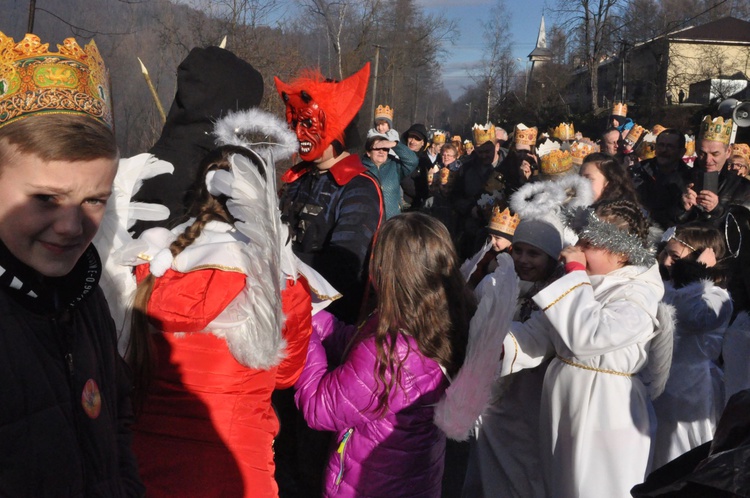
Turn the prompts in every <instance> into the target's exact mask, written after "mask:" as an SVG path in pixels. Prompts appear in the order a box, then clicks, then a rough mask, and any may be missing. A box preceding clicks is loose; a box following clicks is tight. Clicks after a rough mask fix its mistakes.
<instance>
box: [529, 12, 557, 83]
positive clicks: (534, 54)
mask: <svg viewBox="0 0 750 498" xmlns="http://www.w3.org/2000/svg"><path fill="white" fill-rule="evenodd" d="M551 60H552V51H551V50H550V49H548V48H547V32H546V30H545V29H544V14H542V22H541V24H540V25H539V35H537V37H536V47H535V48H534V50H532V51H531V53H530V54H529V61H530V62H531V68H529V74H528V75H527V78H526V93H527V94H528V92H529V87H530V86H531V85H532V84H533V83H534V68H535V67H536V66H537V65H539V66H541V65H542V64H544V63H545V62H549V61H551Z"/></svg>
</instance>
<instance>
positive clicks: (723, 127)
mask: <svg viewBox="0 0 750 498" xmlns="http://www.w3.org/2000/svg"><path fill="white" fill-rule="evenodd" d="M700 136H701V139H702V140H710V141H715V142H721V143H723V144H724V145H729V139H730V138H731V137H732V120H731V119H727V120H726V121H724V118H722V117H718V118H714V119H711V116H706V117H704V118H703V122H702V123H701V135H700Z"/></svg>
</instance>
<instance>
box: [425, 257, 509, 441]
mask: <svg viewBox="0 0 750 498" xmlns="http://www.w3.org/2000/svg"><path fill="white" fill-rule="evenodd" d="M497 261H498V263H499V265H498V267H497V269H495V271H494V273H493V274H492V280H491V284H490V285H488V286H486V287H485V292H484V294H483V296H482V299H481V300H480V301H479V307H478V309H477V312H476V313H475V315H474V317H473V318H472V320H471V325H470V328H469V344H468V346H467V350H466V359H465V360H464V364H463V366H462V367H461V369H460V370H459V371H458V374H456V378H455V379H453V382H452V383H451V385H450V386H449V387H448V389H446V391H445V394H444V395H443V397H442V398H441V399H440V401H439V402H438V403H437V405H436V407H435V418H434V420H435V424H436V425H437V426H438V427H440V429H442V430H443V432H445V434H446V435H447V436H448V437H449V438H451V439H454V440H456V441H465V440H466V439H468V437H469V431H470V430H471V429H472V428H473V427H474V423H475V422H476V420H477V419H478V418H479V416H480V415H481V413H482V411H483V410H484V408H485V406H486V405H487V403H488V400H489V397H490V387H491V385H492V382H493V379H494V377H495V371H496V370H497V366H498V363H499V362H500V355H501V353H502V348H503V339H504V338H505V335H506V333H507V331H508V330H509V329H510V323H511V320H512V318H513V311H514V309H515V303H516V301H517V299H518V277H517V276H516V273H515V271H514V269H513V260H512V259H511V257H510V255H508V254H504V253H503V254H500V255H499V256H498V258H497Z"/></svg>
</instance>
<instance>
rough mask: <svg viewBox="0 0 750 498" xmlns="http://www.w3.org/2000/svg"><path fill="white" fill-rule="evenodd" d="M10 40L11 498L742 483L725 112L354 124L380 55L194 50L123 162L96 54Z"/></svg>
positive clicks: (749, 276)
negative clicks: (289, 72) (593, 120)
mask: <svg viewBox="0 0 750 498" xmlns="http://www.w3.org/2000/svg"><path fill="white" fill-rule="evenodd" d="M0 51H1V52H2V53H3V54H4V55H3V57H2V58H0V75H4V76H3V78H5V79H3V80H2V83H3V84H2V86H1V87H0V90H2V93H0V307H2V310H3V313H4V317H5V320H4V322H3V324H2V326H0V329H1V330H2V333H0V338H1V339H0V341H2V344H3V346H4V347H3V348H1V349H0V355H2V360H3V361H1V362H0V378H1V379H2V381H3V386H4V388H3V390H2V393H1V394H0V495H2V496H102V497H105V496H106V497H114V496H205V497H209V496H247V497H254V498H255V497H259V498H266V497H279V496H280V497H282V498H285V497H288V498H292V497H313V496H344V497H347V496H351V497H354V496H368V497H389V498H393V497H397V496H403V497H439V496H446V497H447V496H464V497H472V498H473V497H485V496H486V497H489V496H493V497H495V496H502V497H523V498H526V497H594V496H597V497H598V496H608V497H620V496H623V497H625V496H736V495H740V496H744V495H746V494H747V493H748V491H749V489H748V487H747V485H746V484H745V482H744V480H743V479H740V478H739V477H740V476H742V475H744V474H746V473H747V471H748V469H747V467H746V462H747V455H748V454H750V453H748V452H749V451H750V441H748V440H747V438H746V436H745V434H747V433H748V430H747V429H748V427H750V423H749V422H750V420H748V418H747V408H748V404H749V403H750V369H749V368H748V362H747V357H748V354H750V315H748V311H749V310H750V271H748V270H747V268H750V266H748V265H747V264H745V262H746V260H750V249H748V241H750V211H749V210H750V180H749V179H748V177H747V175H748V174H749V171H750V147H749V146H748V145H746V144H742V143H734V137H735V133H736V125H734V124H733V123H732V121H731V120H729V119H726V120H725V119H724V118H723V117H715V118H714V117H711V116H706V117H705V119H704V120H703V121H702V122H701V124H700V129H698V130H697V134H696V135H690V134H686V131H687V132H689V131H690V130H678V129H675V128H666V129H665V128H664V127H662V126H660V125H654V126H653V127H652V128H651V129H650V130H646V129H645V128H644V127H642V126H640V125H638V124H636V123H635V122H634V121H633V120H632V118H628V117H627V105H626V104H624V103H615V104H614V106H613V107H612V110H611V114H610V116H609V118H608V123H607V126H606V127H604V130H603V132H602V133H601V134H600V136H599V137H595V138H594V139H591V138H586V137H583V136H582V135H581V133H576V132H575V127H574V124H573V123H560V124H558V125H556V126H549V128H548V129H547V131H542V132H540V127H538V126H527V125H526V124H522V123H518V124H516V125H515V126H513V129H512V130H511V131H510V133H508V132H507V131H506V130H504V129H502V128H499V127H496V126H495V125H493V124H492V123H486V124H483V125H479V124H476V125H474V127H473V128H472V130H471V137H466V138H464V137H460V136H458V135H455V134H454V135H451V134H450V133H448V132H446V131H442V130H439V129H434V128H432V129H428V128H427V127H426V126H425V125H424V124H422V123H413V124H412V125H411V126H409V127H408V129H406V131H404V132H403V133H399V132H398V131H397V130H395V129H394V114H395V112H396V109H394V108H392V107H390V105H379V106H378V107H377V108H376V110H375V116H374V122H373V123H372V125H373V126H372V128H371V129H370V130H369V131H367V132H366V133H361V132H360V130H359V129H358V128H357V126H356V122H357V120H356V119H355V118H356V115H357V114H358V112H359V111H360V108H361V106H362V104H363V102H364V99H365V95H366V92H367V88H368V82H369V79H370V68H369V64H368V65H365V66H364V67H362V68H361V69H360V70H359V71H357V72H356V73H354V74H352V75H350V76H349V77H347V78H345V79H343V80H342V81H334V80H331V79H327V78H325V77H324V76H323V75H322V74H320V73H319V72H317V71H313V70H307V71H305V72H303V73H302V74H301V75H300V76H299V77H297V78H295V79H293V80H291V81H283V80H282V79H280V78H278V77H276V78H274V83H275V87H276V90H277V93H278V98H280V99H281V102H283V104H284V106H285V118H286V119H283V118H281V117H279V116H275V115H273V114H271V113H269V112H266V111H263V110H261V109H260V108H259V107H258V106H259V104H260V102H261V100H262V98H263V76H262V75H261V74H260V73H259V72H258V71H257V70H255V68H253V67H252V65H250V64H249V63H248V62H246V61H243V60H241V59H239V58H238V57H236V56H235V55H234V54H232V53H231V52H229V51H227V50H225V49H223V48H218V47H208V48H196V49H194V50H192V51H191V52H190V54H189V55H188V57H187V58H186V59H185V60H184V61H183V62H182V63H181V64H180V66H179V68H178V80H177V81H178V86H177V95H176V97H175V100H174V102H173V104H172V107H171V109H170V111H169V115H168V116H167V121H166V123H165V125H164V128H163V130H162V134H161V136H160V138H159V140H158V141H157V143H156V144H155V145H154V147H153V148H152V149H151V150H150V151H148V152H146V153H143V154H139V155H136V156H134V157H130V158H120V157H119V153H118V149H117V145H116V142H115V136H114V132H113V119H112V114H111V101H110V91H109V82H108V75H107V69H106V66H105V64H104V62H103V60H102V58H101V56H100V54H99V52H98V50H97V48H96V44H95V43H94V42H93V41H92V42H90V43H89V44H88V45H86V46H85V47H83V48H81V47H80V46H79V45H78V44H77V43H76V41H75V40H74V39H73V38H69V39H67V40H65V42H64V43H63V44H62V45H58V51H56V52H55V51H51V50H50V49H49V46H48V44H42V43H41V40H40V39H39V38H38V37H37V36H35V35H33V34H27V35H26V37H25V38H24V39H23V40H21V41H18V42H16V41H14V40H13V39H12V38H10V37H7V36H5V35H4V34H3V33H1V32H0ZM206 73H210V74H211V78H200V77H199V76H200V75H204V74H206ZM274 98H276V97H275V96H274ZM286 159H292V160H293V162H294V164H293V166H291V167H290V168H289V169H288V170H287V171H285V172H284V173H283V175H282V176H281V178H280V180H281V183H282V185H281V186H280V187H278V188H277V175H276V163H277V161H280V160H286ZM169 173H171V174H169ZM113 318H114V319H113ZM728 462H731V464H729V463H728ZM448 476H450V480H451V483H449V484H448V483H447V482H446V481H447V479H446V478H447V477H448Z"/></svg>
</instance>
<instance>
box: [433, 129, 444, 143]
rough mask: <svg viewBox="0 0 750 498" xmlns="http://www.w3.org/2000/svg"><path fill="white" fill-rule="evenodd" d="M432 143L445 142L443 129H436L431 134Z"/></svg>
mask: <svg viewBox="0 0 750 498" xmlns="http://www.w3.org/2000/svg"><path fill="white" fill-rule="evenodd" d="M432 143H434V144H444V143H445V132H443V131H436V132H435V133H433V134H432Z"/></svg>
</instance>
